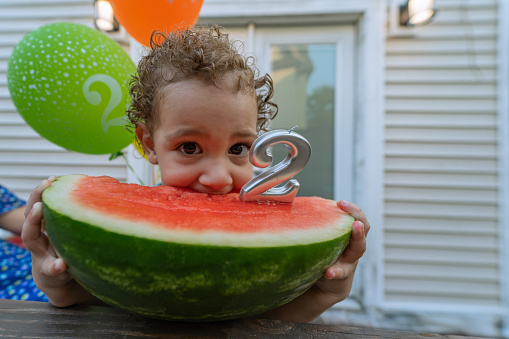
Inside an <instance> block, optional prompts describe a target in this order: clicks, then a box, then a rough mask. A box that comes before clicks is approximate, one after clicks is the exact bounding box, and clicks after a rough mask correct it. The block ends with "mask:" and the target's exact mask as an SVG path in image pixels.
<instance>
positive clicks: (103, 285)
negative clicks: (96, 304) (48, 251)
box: [43, 175, 353, 321]
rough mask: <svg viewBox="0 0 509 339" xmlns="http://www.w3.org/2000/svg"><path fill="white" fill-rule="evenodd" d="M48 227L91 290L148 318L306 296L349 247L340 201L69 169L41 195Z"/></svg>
mask: <svg viewBox="0 0 509 339" xmlns="http://www.w3.org/2000/svg"><path fill="white" fill-rule="evenodd" d="M43 213H44V220H45V225H46V228H47V230H48V236H49V237H50V239H51V241H52V243H53V245H54V246H55V248H56V250H57V253H58V254H59V255H60V256H62V257H63V258H64V260H65V261H66V262H67V264H68V266H69V270H70V273H71V274H72V275H73V276H74V277H75V278H76V279H77V280H78V282H80V283H81V284H82V285H83V286H84V287H85V288H86V289H88V290H89V291H90V292H91V293H92V294H94V295H96V296H97V297H99V298H100V299H102V300H103V301H105V302H107V303H109V304H111V305H113V306H117V307H120V308H123V309H126V310H128V311H131V312H134V313H139V314H143V315H147V316H151V317H157V318H164V319H178V320H189V321H210V320H223V319H232V318H238V317H243V316H249V315H253V314H257V313H261V312H263V311H266V310H269V309H271V308H274V307H277V306H279V305H282V304H284V303H286V302H288V301H290V300H292V299H293V298H295V297H297V296H298V295H300V294H302V293H303V292H304V291H305V290H306V289H307V288H309V286H311V285H312V284H313V283H314V282H315V281H316V280H317V279H318V278H319V277H320V276H321V274H323V272H324V270H325V269H326V267H328V266H329V265H331V264H332V263H333V262H334V261H335V260H336V258H337V256H338V255H339V254H340V253H341V252H342V251H343V249H344V248H345V246H346V245H347V243H348V239H349V236H350V233H351V224H352V222H353V218H352V217H351V216H349V215H347V214H345V213H344V212H342V211H341V210H340V209H339V208H338V207H337V206H336V203H335V202H334V201H331V200H327V199H322V198H317V197H299V198H296V199H295V201H294V203H293V204H287V203H277V202H262V203H244V202H241V201H240V200H239V198H238V194H234V193H231V194H226V195H211V194H206V193H197V192H194V191H191V190H187V189H180V188H173V187H167V186H158V187H145V186H140V185H135V184H122V183H119V182H118V181H117V180H115V179H113V178H110V177H88V176H83V175H69V176H63V177H60V178H58V180H57V181H55V182H54V183H53V184H52V186H51V187H50V188H48V189H46V190H45V192H44V194H43Z"/></svg>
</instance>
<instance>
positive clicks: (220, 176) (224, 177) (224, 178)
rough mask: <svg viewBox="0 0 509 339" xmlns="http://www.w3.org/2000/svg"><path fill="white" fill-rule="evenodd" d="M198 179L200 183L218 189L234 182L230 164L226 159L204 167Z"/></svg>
mask: <svg viewBox="0 0 509 339" xmlns="http://www.w3.org/2000/svg"><path fill="white" fill-rule="evenodd" d="M198 181H199V182H200V184H202V185H204V186H208V187H211V188H213V189H216V190H217V189H221V188H223V187H226V186H228V185H231V184H233V178H232V176H231V173H230V170H229V166H228V164H227V163H226V162H225V161H213V162H210V163H209V164H208V165H207V166H206V168H204V170H203V172H202V174H201V175H200V178H199V179H198Z"/></svg>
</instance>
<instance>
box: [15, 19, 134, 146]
mask: <svg viewBox="0 0 509 339" xmlns="http://www.w3.org/2000/svg"><path fill="white" fill-rule="evenodd" d="M135 71H136V67H135V65H134V63H133V62H132V60H131V59H130V58H129V56H128V55H127V53H126V52H124V50H123V49H122V48H121V47H120V46H119V45H118V44H117V43H116V42H115V41H113V40H112V39H110V38H108V37H107V36H106V35H104V34H103V33H101V32H99V31H97V30H95V29H92V28H90V27H87V26H84V25H80V24H75V23H53V24H49V25H45V26H42V27H39V28H37V29H35V30H33V31H31V32H30V33H28V34H27V35H26V36H24V37H23V39H22V40H21V41H20V42H19V43H18V44H17V45H16V47H15V48H14V50H13V52H12V55H11V56H10V58H9V63H8V65H7V84H8V87H9V92H10V94H11V98H12V101H13V102H14V105H15V106H16V108H17V110H18V111H19V113H20V114H21V116H22V117H23V119H25V121H26V123H27V124H28V125H30V126H31V127H32V128H33V129H34V130H36V131H37V132H38V133H39V134H40V135H41V136H42V137H44V138H46V139H48V140H49V141H51V142H53V143H55V144H57V145H59V146H62V147H64V148H67V149H69V150H73V151H76V152H81V153H88V154H107V153H113V152H116V151H119V150H121V149H122V148H124V147H125V146H127V145H129V143H131V142H132V140H133V136H132V135H131V133H130V132H129V131H127V130H126V129H125V125H126V123H127V118H126V116H125V110H126V107H127V106H128V105H129V103H130V97H129V80H130V78H131V75H132V74H134V72H135Z"/></svg>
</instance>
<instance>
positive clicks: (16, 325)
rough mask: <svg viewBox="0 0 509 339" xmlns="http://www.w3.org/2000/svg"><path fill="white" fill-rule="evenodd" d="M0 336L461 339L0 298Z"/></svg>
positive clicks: (357, 328)
mask: <svg viewBox="0 0 509 339" xmlns="http://www.w3.org/2000/svg"><path fill="white" fill-rule="evenodd" d="M0 337H2V338H5V337H30V338H41V337H51V338H65V337H67V338H139V337H159V338H292V339H296V338H430V337H439V338H467V337H461V336H447V335H438V334H429V333H428V334H426V333H411V332H397V331H388V330H379V329H373V328H360V327H349V326H332V325H318V324H303V323H292V322H284V321H276V320H266V319H240V320H232V321H222V322H213V323H184V322H171V321H162V320H154V319H148V318H144V317H140V316H136V315H132V314H129V313H126V312H123V311H121V310H117V309H114V308H111V307H100V306H73V307H67V308H56V307H53V306H51V305H50V304H49V303H42V302H31V301H15V300H4V299H0ZM468 338H473V337H468Z"/></svg>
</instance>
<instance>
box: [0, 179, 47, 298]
mask: <svg viewBox="0 0 509 339" xmlns="http://www.w3.org/2000/svg"><path fill="white" fill-rule="evenodd" d="M24 205H25V202H24V201H23V200H20V199H18V197H16V196H15V195H14V194H13V193H12V192H10V191H9V190H8V189H6V188H4V187H3V186H0V214H3V213H7V212H9V211H11V210H13V209H15V208H18V207H20V206H24ZM0 299H15V300H32V301H48V298H47V297H46V295H45V294H44V293H43V292H41V291H40V290H39V289H38V288H37V287H36V286H35V284H34V280H33V279H32V257H31V256H30V252H29V251H28V250H27V249H25V248H23V247H20V246H17V245H15V244H12V243H10V242H8V241H6V240H4V239H0Z"/></svg>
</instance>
